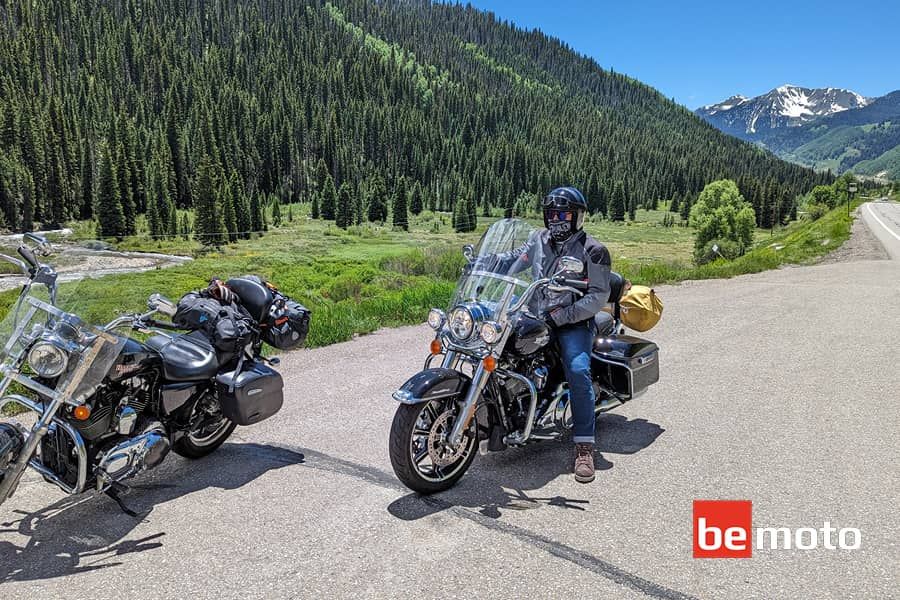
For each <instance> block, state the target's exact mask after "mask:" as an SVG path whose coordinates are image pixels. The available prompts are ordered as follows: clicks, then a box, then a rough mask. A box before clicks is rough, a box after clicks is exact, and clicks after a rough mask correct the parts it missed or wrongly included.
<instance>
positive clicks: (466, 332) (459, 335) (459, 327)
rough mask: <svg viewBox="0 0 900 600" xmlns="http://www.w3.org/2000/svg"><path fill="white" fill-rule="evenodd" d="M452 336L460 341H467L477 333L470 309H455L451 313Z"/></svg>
mask: <svg viewBox="0 0 900 600" xmlns="http://www.w3.org/2000/svg"><path fill="white" fill-rule="evenodd" d="M449 327H450V334H451V335H452V336H453V337H454V338H456V339H457V340H458V341H463V340H467V339H469V338H470V337H472V334H473V333H474V332H475V319H474V318H472V313H471V312H469V309H468V308H464V307H462V306H460V307H458V308H454V309H453V311H452V312H451V313H450V320H449Z"/></svg>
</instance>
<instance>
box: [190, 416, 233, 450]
mask: <svg viewBox="0 0 900 600" xmlns="http://www.w3.org/2000/svg"><path fill="white" fill-rule="evenodd" d="M229 425H230V423H229V421H228V419H226V418H225V417H222V418H221V419H220V420H219V421H218V422H216V423H212V424H208V425H204V426H203V427H200V428H198V429H192V430H191V431H190V432H189V433H188V439H190V440H191V441H192V442H193V443H194V444H196V445H197V446H205V445H207V444H209V443H210V442H212V441H215V439H216V438H217V437H219V436H220V435H222V433H223V432H224V431H225V430H226V429H228V426H229Z"/></svg>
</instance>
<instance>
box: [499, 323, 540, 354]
mask: <svg viewBox="0 0 900 600" xmlns="http://www.w3.org/2000/svg"><path fill="white" fill-rule="evenodd" d="M549 343H550V328H549V327H547V324H546V323H544V322H543V321H542V320H540V319H535V318H534V317H530V316H528V315H526V314H520V315H519V316H518V318H517V319H516V321H515V322H514V323H513V325H512V332H511V333H510V334H509V341H508V342H507V344H506V348H507V350H508V351H509V352H511V353H512V354H515V355H518V356H528V355H530V354H534V353H535V352H537V351H538V350H540V349H541V348H543V347H544V346H546V345H547V344H549Z"/></svg>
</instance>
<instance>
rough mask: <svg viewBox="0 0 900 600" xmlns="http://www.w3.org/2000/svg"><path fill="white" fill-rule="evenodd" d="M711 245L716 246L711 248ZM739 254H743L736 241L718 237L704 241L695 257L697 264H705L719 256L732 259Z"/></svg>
mask: <svg viewBox="0 0 900 600" xmlns="http://www.w3.org/2000/svg"><path fill="white" fill-rule="evenodd" d="M713 246H717V248H716V249H715V250H713ZM741 254H743V252H742V251H741V247H740V245H738V243H737V242H735V241H733V240H723V239H718V240H710V241H708V242H706V244H705V245H704V246H703V249H702V250H701V251H700V253H699V254H698V255H697V256H696V257H695V258H696V262H697V264H698V265H705V264H706V263H708V262H712V261H714V260H716V259H719V258H724V259H727V260H734V259H736V258H738V257H739V256H741Z"/></svg>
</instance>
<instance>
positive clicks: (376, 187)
mask: <svg viewBox="0 0 900 600" xmlns="http://www.w3.org/2000/svg"><path fill="white" fill-rule="evenodd" d="M387 216H388V209H387V187H386V186H385V183H384V179H383V178H382V177H381V175H378V174H376V175H375V176H373V177H372V180H371V183H370V184H369V210H368V213H367V216H366V218H367V219H368V220H369V221H371V222H373V223H384V222H385V221H387Z"/></svg>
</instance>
